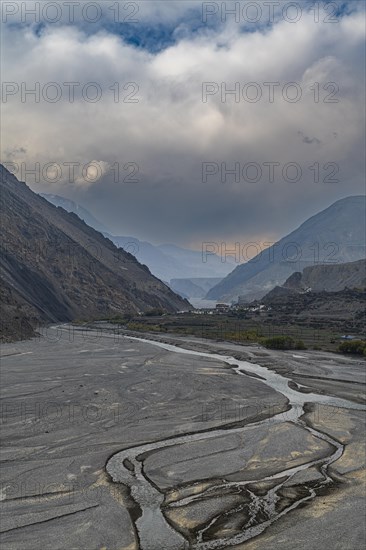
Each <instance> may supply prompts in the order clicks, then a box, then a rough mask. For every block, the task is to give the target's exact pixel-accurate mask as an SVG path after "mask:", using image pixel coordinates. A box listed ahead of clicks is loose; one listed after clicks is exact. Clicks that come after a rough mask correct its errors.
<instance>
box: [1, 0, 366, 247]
mask: <svg viewBox="0 0 366 550" xmlns="http://www.w3.org/2000/svg"><path fill="white" fill-rule="evenodd" d="M35 4H37V3H36V2H27V3H24V2H13V1H12V2H7V1H4V2H2V5H1V8H2V59H1V61H2V63H1V64H2V80H3V86H2V99H1V101H2V109H3V134H2V140H1V157H2V161H3V162H5V163H8V164H7V166H9V167H10V168H11V170H12V171H16V170H17V175H18V177H19V178H20V179H23V180H25V181H27V183H28V184H29V185H30V186H31V188H32V189H34V190H35V191H37V192H46V193H55V194H59V195H62V196H64V197H67V198H70V199H73V200H75V201H77V202H79V203H80V204H82V205H83V206H84V207H86V208H88V209H89V210H90V211H91V212H92V213H93V214H94V215H95V216H96V217H97V218H98V219H100V221H101V222H102V223H104V225H106V226H108V227H109V228H110V229H111V231H112V232H113V233H115V234H120V235H133V236H136V237H138V238H141V239H145V240H149V241H150V242H153V243H163V242H174V243H176V244H181V245H185V246H190V247H192V248H197V249H200V248H201V244H202V242H206V241H216V242H226V243H228V245H229V244H230V243H233V242H236V241H239V242H243V243H245V242H249V241H258V242H261V243H264V242H272V241H273V240H275V239H276V238H278V237H280V236H282V235H283V234H284V233H286V232H288V231H289V230H292V229H294V228H295V227H296V226H298V225H299V224H300V223H301V222H302V221H304V220H305V219H306V218H307V217H309V216H310V215H312V214H314V213H316V212H317V211H319V210H321V209H322V208H325V207H326V206H328V205H329V204H331V203H332V202H334V201H335V200H337V199H339V198H341V197H345V196H348V195H354V194H364V192H365V184H364V177H363V169H364V152H363V151H364V147H365V138H364V122H365V120H364V119H365V111H364V90H363V86H364V77H365V73H364V63H365V59H364V54H365V48H364V40H365V36H364V35H365V3H364V2H362V1H348V2H344V1H342V2H331V3H327V2H320V3H318V6H319V9H318V10H317V9H314V3H313V2H312V1H299V2H284V1H278V2H275V1H273V2H271V1H267V2H264V1H256V2H248V1H243V2H226V4H225V3H222V2H198V1H197V2H185V1H181V0H179V1H177V2H174V1H144V2H116V1H109V0H104V1H100V2H84V1H80V0H79V2H76V3H74V4H75V5H74V6H72V4H73V3H72V2H63V1H58V2H47V1H42V2H41V3H40V9H39V12H37V10H36V11H34V9H35ZM38 4H39V3H38ZM225 6H226V10H225ZM32 90H33V93H32ZM230 92H231V93H230ZM11 163H13V164H11ZM36 163H39V167H38V166H37V165H36ZM32 169H33V170H34V169H35V170H36V175H34V174H32V173H31V172H30V171H31V170H32Z"/></svg>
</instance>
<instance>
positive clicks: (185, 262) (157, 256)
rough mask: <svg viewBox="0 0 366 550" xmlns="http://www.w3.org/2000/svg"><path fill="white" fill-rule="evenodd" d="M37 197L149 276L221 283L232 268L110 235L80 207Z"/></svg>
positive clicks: (231, 264) (190, 253) (230, 264)
mask: <svg viewBox="0 0 366 550" xmlns="http://www.w3.org/2000/svg"><path fill="white" fill-rule="evenodd" d="M40 195H41V196H42V197H44V198H45V199H47V200H48V201H49V202H51V203H52V204H54V205H55V206H61V207H62V208H64V209H65V210H67V211H68V212H73V213H74V214H76V215H77V216H79V218H81V219H82V220H84V221H85V223H87V224H88V225H90V226H91V227H94V229H96V230H97V231H100V232H101V233H103V234H104V236H105V237H107V238H108V239H110V240H111V241H112V242H113V243H114V244H115V245H116V246H118V247H119V248H123V249H124V250H126V251H127V252H130V254H133V255H134V256H135V257H136V258H137V260H138V261H139V262H140V263H142V264H145V265H147V266H148V268H149V269H150V271H151V273H153V274H154V275H155V276H156V277H158V278H159V279H161V280H162V281H166V282H169V281H171V279H175V278H181V277H184V278H187V279H190V278H192V277H205V278H207V277H216V278H217V279H219V280H221V279H222V278H223V277H225V276H226V275H227V274H228V273H230V271H231V270H232V269H233V268H234V267H235V262H234V259H232V258H231V257H228V258H227V260H226V261H225V262H222V260H221V257H220V256H218V255H217V254H207V257H206V258H202V252H199V251H196V250H190V249H187V248H182V247H179V246H176V245H172V244H162V245H153V244H151V243H149V242H147V241H141V240H139V239H137V238H136V237H131V236H126V235H124V236H121V235H119V236H117V235H112V232H111V231H110V229H108V228H106V227H105V226H104V225H103V224H102V223H101V222H100V221H99V220H97V219H96V218H95V216H93V214H91V213H90V212H89V211H88V210H87V209H86V208H84V207H83V206H81V205H80V204H77V203H76V202H74V201H72V200H70V199H66V198H65V197H60V196H59V195H53V194H47V193H41V194H40ZM217 282H218V281H217ZM208 290H209V289H207V290H206V292H207V291H208ZM206 292H204V293H203V295H205V294H206Z"/></svg>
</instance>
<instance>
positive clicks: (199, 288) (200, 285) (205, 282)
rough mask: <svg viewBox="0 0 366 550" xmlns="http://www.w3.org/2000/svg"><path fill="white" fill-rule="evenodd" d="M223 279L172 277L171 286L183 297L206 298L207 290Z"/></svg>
mask: <svg viewBox="0 0 366 550" xmlns="http://www.w3.org/2000/svg"><path fill="white" fill-rule="evenodd" d="M220 281H221V279H217V278H214V277H197V278H194V277H192V279H172V280H171V281H170V288H171V289H172V290H174V292H176V293H177V294H179V295H180V296H183V298H187V299H188V300H189V299H190V298H204V297H205V296H206V294H207V292H208V291H209V290H210V289H211V288H212V287H214V286H215V285H217V284H218V283H219V282H220Z"/></svg>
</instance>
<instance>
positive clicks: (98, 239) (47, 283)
mask: <svg viewBox="0 0 366 550" xmlns="http://www.w3.org/2000/svg"><path fill="white" fill-rule="evenodd" d="M0 183H1V211H2V216H1V232H2V254H1V264H0V268H1V283H2V290H1V303H2V313H3V321H2V326H1V334H2V337H3V338H5V339H13V338H22V337H27V336H29V335H30V334H32V331H33V328H34V327H35V326H36V325H37V324H38V323H44V322H55V321H71V320H77V319H83V318H84V319H91V318H100V317H102V316H113V315H121V314H123V313H126V312H130V313H133V314H137V313H138V312H144V311H148V310H149V309H152V308H160V309H162V310H164V311H167V312H174V311H177V310H182V309H185V310H187V309H189V308H190V305H189V304H188V302H187V301H185V300H183V299H182V298H181V297H180V296H178V295H176V294H175V293H174V292H173V291H172V290H171V289H170V288H168V287H167V286H166V285H165V284H164V283H162V282H161V281H160V280H159V279H157V278H156V277H154V276H153V275H152V274H151V273H150V271H149V269H148V268H147V267H146V266H143V265H141V264H140V263H139V262H138V261H137V260H136V259H135V257H134V256H132V255H131V254H129V253H127V252H125V251H124V250H122V249H118V248H117V247H116V246H115V245H114V244H113V243H112V242H111V241H110V240H109V239H107V238H105V237H104V236H103V235H102V234H101V233H98V232H97V231H95V230H94V229H92V228H91V227H89V226H88V225H86V224H85V223H84V222H83V221H82V220H81V219H80V218H79V217H78V216H76V215H75V214H72V213H68V212H66V211H65V210H64V209H63V208H57V207H55V206H53V205H52V204H50V203H49V202H48V201H46V200H45V199H43V198H42V197H40V196H39V195H37V194H35V193H33V192H32V191H31V189H30V188H29V187H28V186H27V185H26V184H25V183H23V182H20V181H18V180H17V179H16V178H15V176H13V175H12V174H11V173H10V172H8V171H7V170H6V169H5V168H3V167H2V169H1V180H0Z"/></svg>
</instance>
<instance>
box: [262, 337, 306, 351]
mask: <svg viewBox="0 0 366 550" xmlns="http://www.w3.org/2000/svg"><path fill="white" fill-rule="evenodd" d="M261 344H263V346H264V347H265V348H268V349H282V350H286V349H306V347H305V344H304V342H303V341H302V340H296V341H295V340H294V339H293V338H291V336H273V337H272V338H263V339H262V340H261Z"/></svg>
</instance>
